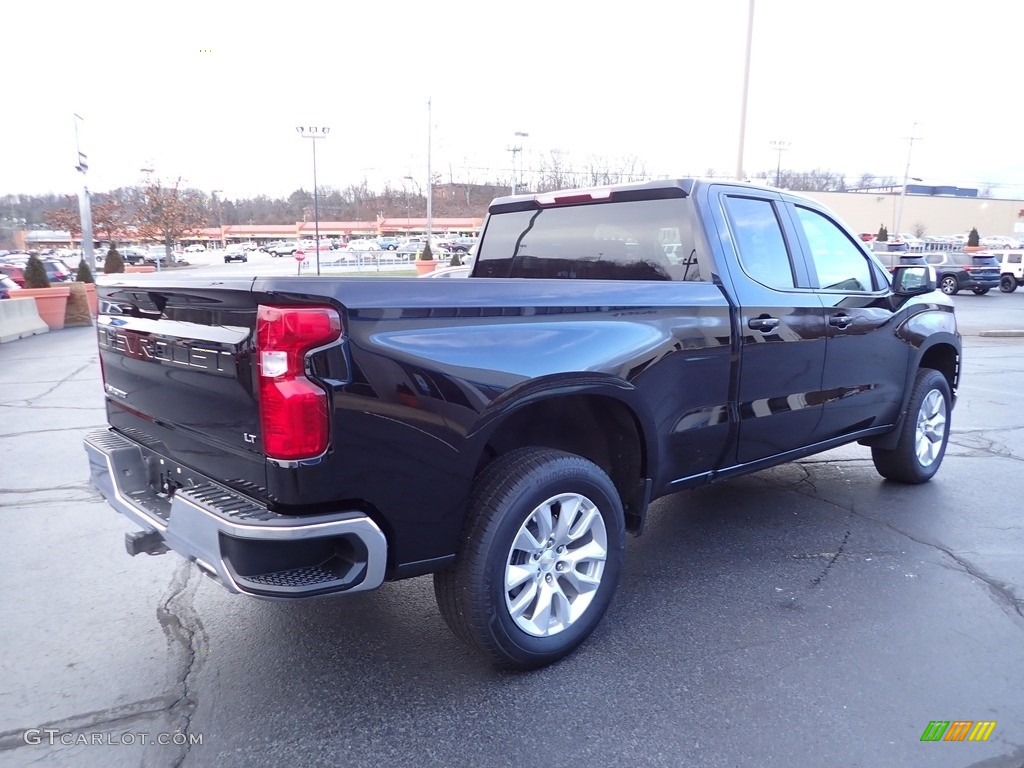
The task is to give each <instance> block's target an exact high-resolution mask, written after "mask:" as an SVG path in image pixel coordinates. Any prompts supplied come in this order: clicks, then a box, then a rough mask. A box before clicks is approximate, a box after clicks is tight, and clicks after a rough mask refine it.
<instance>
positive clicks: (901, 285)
mask: <svg viewBox="0 0 1024 768" xmlns="http://www.w3.org/2000/svg"><path fill="white" fill-rule="evenodd" d="M892 273H893V274H892V292H893V293H895V294H896V295H897V296H920V295H921V294H922V293H931V292H932V291H934V290H935V287H936V283H935V269H934V267H932V266H931V265H930V264H900V265H898V266H896V267H893V270H892Z"/></svg>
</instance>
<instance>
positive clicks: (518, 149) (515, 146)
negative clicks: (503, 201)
mask: <svg viewBox="0 0 1024 768" xmlns="http://www.w3.org/2000/svg"><path fill="white" fill-rule="evenodd" d="M515 136H516V138H518V139H528V138H530V134H528V133H524V132H523V131H516V132H515ZM508 151H509V152H511V153H512V191H511V194H513V195H514V194H515V193H516V180H517V179H516V155H517V154H519V153H520V152H522V151H523V143H522V142H519V143H518V144H513V145H512V146H511V147H509V148H508Z"/></svg>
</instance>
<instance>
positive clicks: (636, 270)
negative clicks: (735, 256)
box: [473, 197, 711, 282]
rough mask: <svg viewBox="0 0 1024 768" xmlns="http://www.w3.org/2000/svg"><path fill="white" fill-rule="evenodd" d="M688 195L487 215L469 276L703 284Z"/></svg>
mask: <svg viewBox="0 0 1024 768" xmlns="http://www.w3.org/2000/svg"><path fill="white" fill-rule="evenodd" d="M692 218H693V210H692V208H691V203H690V200H689V199H688V198H684V197H675V198H668V199H651V200H612V201H608V202H598V203H586V204H581V205H554V206H549V207H539V208H533V209H529V210H512V211H503V212H497V213H491V214H490V216H489V217H488V220H487V225H486V228H485V229H484V233H483V236H482V237H481V240H480V247H479V254H478V256H477V262H476V266H475V267H474V275H473V276H474V277H525V278H555V279H583V280H662V281H667V280H678V281H687V282H694V281H698V282H704V281H710V279H711V269H710V267H709V265H708V263H707V262H706V259H705V257H704V256H703V255H702V254H700V253H698V250H697V247H696V245H695V242H694V236H693V224H692Z"/></svg>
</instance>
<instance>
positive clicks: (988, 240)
mask: <svg viewBox="0 0 1024 768" xmlns="http://www.w3.org/2000/svg"><path fill="white" fill-rule="evenodd" d="M978 243H979V245H983V246H985V247H986V248H997V249H1005V248H1020V241H1019V240H1014V239H1013V238H1012V237H1004V236H1003V235H989V236H988V237H983V238H981V240H979V241H978Z"/></svg>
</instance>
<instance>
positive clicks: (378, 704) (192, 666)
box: [0, 294, 1024, 768]
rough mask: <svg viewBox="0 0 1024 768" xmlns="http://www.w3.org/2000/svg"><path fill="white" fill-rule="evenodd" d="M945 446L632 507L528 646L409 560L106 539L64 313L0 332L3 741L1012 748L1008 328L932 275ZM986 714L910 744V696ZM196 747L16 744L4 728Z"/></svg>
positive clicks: (959, 757) (83, 355) (784, 756)
mask: <svg viewBox="0 0 1024 768" xmlns="http://www.w3.org/2000/svg"><path fill="white" fill-rule="evenodd" d="M957 303H958V312H959V313H960V322H961V326H962V330H963V332H964V333H965V355H964V358H965V359H964V380H963V386H962V388H961V390H960V393H959V394H960V399H959V402H958V404H957V407H956V409H955V410H954V412H953V419H952V425H953V435H952V439H951V442H950V445H949V448H948V451H947V454H946V458H945V461H944V464H943V467H942V469H941V470H940V472H939V474H938V475H937V476H936V478H935V479H934V480H933V481H932V482H930V483H928V484H926V485H923V486H917V487H907V486H901V485H897V484H893V483H887V482H884V481H882V480H881V479H880V478H879V477H878V475H877V474H876V473H875V472H874V469H873V466H872V464H871V459H870V453H869V452H868V450H867V449H865V448H861V447H859V446H846V447H844V448H841V449H838V450H835V451H831V452H829V453H827V454H822V455H819V456H814V457H810V458H808V459H806V460H803V461H800V462H797V463H793V464H787V465H784V466H781V467H777V468H775V469H772V470H768V471H765V472H761V473H759V474H757V475H752V476H749V477H745V478H740V479H737V480H733V481H730V482H726V483H722V484H719V485H714V486H711V487H708V488H703V489H699V490H697V491H691V492H684V493H681V494H677V495H675V496H672V497H669V498H666V499H662V500H660V501H658V502H656V503H655V505H654V506H653V507H652V510H651V515H650V521H649V524H648V530H647V533H645V535H644V536H642V537H641V538H638V539H630V540H629V541H628V543H627V552H626V555H627V562H626V567H625V571H624V573H623V578H622V581H621V583H620V587H619V591H618V593H617V595H616V598H615V600H614V602H613V604H612V606H611V609H610V610H609V613H608V615H607V616H606V618H605V620H604V621H603V622H602V624H601V626H600V627H599V628H598V630H597V631H596V632H595V634H594V635H593V637H592V638H591V639H590V640H589V641H588V642H587V643H586V644H585V645H584V646H583V647H582V648H581V649H580V650H579V651H578V652H577V653H576V654H575V655H573V656H572V657H570V658H569V659H566V660H565V661H564V662H562V663H560V664H558V665H556V666H554V667H552V668H549V669H546V670H541V671H538V672H535V673H530V674H522V675H513V674H504V673H496V672H494V671H492V670H491V669H490V668H489V667H487V666H486V665H484V664H483V663H482V662H480V661H479V660H478V658H477V657H476V656H475V655H474V654H473V653H472V652H471V651H469V650H467V649H466V648H464V647H463V646H462V645H460V644H459V643H458V641H456V640H455V638H454V637H453V636H452V635H451V633H450V632H449V631H448V629H447V628H446V627H445V625H444V623H443V621H442V620H441V618H440V616H439V615H438V613H437V611H436V608H435V607H434V602H433V591H432V586H431V582H430V580H429V578H422V579H413V580H409V581H405V582H399V583H392V584H386V585H384V586H383V587H382V588H381V589H379V590H377V591H374V592H369V593H360V594H355V595H350V596H348V597H346V598H335V599H331V598H323V599H314V600H310V601H305V602H301V603H296V604H285V603H273V602H259V601H254V600H249V599H246V598H242V597H239V596H232V595H229V594H228V593H227V592H225V591H224V590H223V589H221V588H220V587H218V586H217V585H215V584H214V583H212V582H211V581H209V580H208V579H205V578H202V577H201V576H200V575H199V573H198V572H197V571H196V569H195V568H194V567H192V566H190V565H188V564H186V563H184V562H183V561H182V560H181V559H180V558H178V557H176V556H175V555H173V554H172V555H165V556H161V557H147V556H139V557H136V558H130V557H128V556H127V555H126V554H125V553H124V547H123V534H124V533H125V532H126V531H129V530H131V529H132V528H131V526H130V525H129V524H128V523H127V522H126V521H122V520H121V519H120V518H119V517H118V516H117V515H116V514H115V513H114V512H113V511H112V510H111V509H110V508H109V507H107V505H106V504H105V503H104V502H103V501H102V499H100V497H99V496H98V494H96V493H95V492H94V491H93V490H92V489H91V487H90V486H89V484H88V482H87V480H88V478H87V462H86V459H85V454H84V451H83V450H82V447H81V438H82V437H83V436H84V434H85V433H86V432H88V431H90V430H91V429H95V428H97V427H101V426H103V424H104V417H103V407H102V403H103V401H102V390H101V383H100V377H99V369H98V364H97V356H96V351H95V346H94V341H93V337H92V332H91V330H90V329H87V328H85V329H67V330H64V331H61V332H58V333H50V334H45V335H43V336H38V337H33V338H31V339H25V340H22V341H19V342H16V343H13V344H5V345H0V563H2V564H3V565H4V568H3V574H4V577H3V578H4V581H3V587H4V589H2V590H0V648H2V649H3V654H2V655H0V768H6V766H24V765H45V766H86V767H87V768H88V767H89V766H97V768H101V767H102V768H107V767H108V766H112V767H114V768H117V767H119V766H138V765H144V766H206V765H218V766H264V765H265V766H276V765H283V764H289V765H291V764H295V765H317V764H324V765H344V766H364V765H365V766H379V765H387V766H391V765H395V766H417V768H418V767H419V766H473V767H474V768H476V767H477V766H507V765H527V764H532V763H533V762H536V760H537V759H538V755H543V756H544V757H543V760H544V762H547V763H552V764H563V765H564V764H573V765H579V764H593V765H612V764H621V765H651V766H680V765H700V766H737V765H744V766H745V765H750V766H766V765H777V766H796V765H808V766H809V765H822V766H825V765H827V766H943V767H945V766H949V767H950V768H961V767H966V766H975V767H976V768H1021V767H1022V766H1024V520H1022V516H1021V512H1020V510H1021V504H1020V500H1019V497H1018V494H1019V493H1020V491H1019V477H1020V464H1019V462H1020V461H1021V459H1022V458H1024V409H1021V408H1020V406H1019V402H1020V399H1019V396H1018V393H1019V391H1020V386H1021V382H1022V381H1024V339H1015V338H981V337H978V336H977V331H978V330H980V329H984V328H999V327H1018V328H1019V327H1024V298H1021V296H1020V295H1019V294H1011V295H1003V294H999V295H994V296H993V295H989V296H987V297H975V296H973V295H967V296H963V297H958V298H957ZM936 719H939V720H954V719H968V720H970V719H974V720H980V719H987V720H996V721H998V725H997V726H996V728H995V730H994V732H993V735H992V737H991V739H990V740H989V741H988V742H986V743H962V744H945V743H921V742H920V736H921V733H922V732H923V730H924V728H925V726H926V725H927V724H928V722H929V721H930V720H936ZM29 728H52V729H59V730H60V731H61V732H64V733H70V734H83V733H88V734H92V733H100V734H103V735H105V736H117V735H121V734H124V733H134V734H138V733H145V734H148V735H149V736H150V737H151V738H152V737H155V735H156V734H158V733H167V734H175V733H178V734H193V735H194V734H201V735H202V738H203V743H202V744H196V745H193V746H187V745H175V744H170V745H155V744H145V745H143V744H140V743H135V744H131V745H127V744H99V745H95V744H89V745H74V744H73V745H70V746H65V745H61V744H59V743H58V744H56V745H53V746H50V745H48V744H46V743H44V744H39V745H29V744H26V743H25V741H24V738H23V733H24V731H25V729H29Z"/></svg>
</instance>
